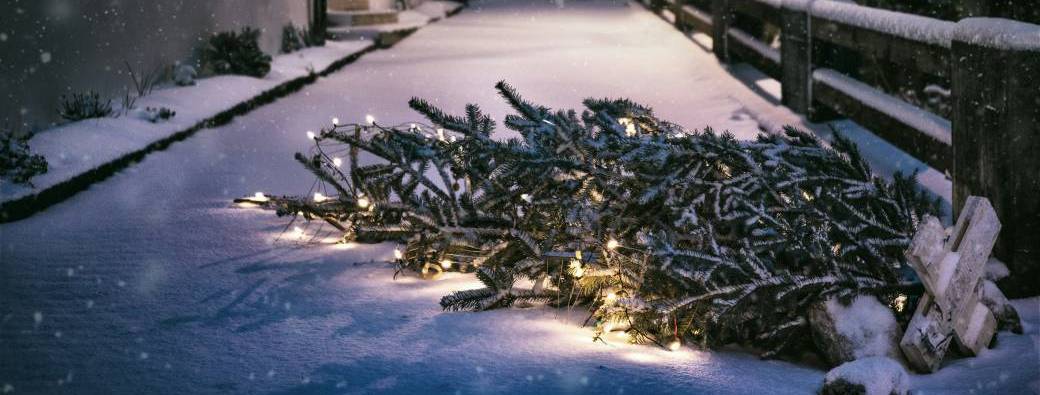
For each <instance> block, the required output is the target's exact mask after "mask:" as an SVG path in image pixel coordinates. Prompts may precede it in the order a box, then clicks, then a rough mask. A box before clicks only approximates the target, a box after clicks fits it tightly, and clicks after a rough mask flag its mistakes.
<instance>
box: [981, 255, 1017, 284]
mask: <svg viewBox="0 0 1040 395" xmlns="http://www.w3.org/2000/svg"><path fill="white" fill-rule="evenodd" d="M1010 274H1011V271H1010V270H1008V267H1007V265H1005V264H1004V262H1001V261H1000V260H998V259H996V258H993V257H990V258H989V261H988V262H986V275H985V277H984V278H985V279H986V280H989V281H994V282H995V281H1000V280H1003V279H1004V278H1005V277H1007V276H1009V275H1010Z"/></svg>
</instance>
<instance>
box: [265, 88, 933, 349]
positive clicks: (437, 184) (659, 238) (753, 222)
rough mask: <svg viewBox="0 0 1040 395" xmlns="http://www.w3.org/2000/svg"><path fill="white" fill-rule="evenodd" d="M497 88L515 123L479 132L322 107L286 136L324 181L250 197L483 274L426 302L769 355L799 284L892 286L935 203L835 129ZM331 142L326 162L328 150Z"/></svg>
mask: <svg viewBox="0 0 1040 395" xmlns="http://www.w3.org/2000/svg"><path fill="white" fill-rule="evenodd" d="M497 87H498V90H499V93H500V94H501V95H502V97H503V98H504V99H505V100H506V101H507V102H508V103H509V104H510V105H511V106H512V108H513V109H514V110H515V111H516V113H515V114H512V115H509V116H507V117H506V118H505V120H504V125H505V126H506V127H507V128H508V129H510V130H512V131H514V132H516V133H517V134H518V137H512V138H494V132H495V130H496V126H497V125H496V123H495V122H494V121H493V120H491V118H490V117H489V116H487V115H486V114H484V113H483V112H481V110H480V109H479V108H478V107H477V106H476V105H469V106H467V107H466V111H465V113H464V114H463V115H461V116H454V115H449V114H446V113H444V112H443V111H441V110H440V109H438V108H436V107H434V106H433V105H431V104H430V103H429V102H426V101H424V100H421V99H412V100H411V102H410V105H411V107H412V108H413V109H415V110H416V111H418V112H419V113H421V114H423V115H424V116H425V117H426V118H427V119H428V120H429V121H430V122H431V123H432V126H419V125H414V124H413V125H409V126H402V127H384V126H381V125H338V126H334V127H332V128H330V129H327V130H323V131H322V132H321V133H320V135H318V136H317V138H316V139H315V140H316V146H315V150H314V152H313V153H312V154H311V155H303V154H297V159H298V160H299V161H300V162H301V163H303V164H304V165H305V166H306V167H307V168H308V169H309V170H311V171H312V172H314V173H315V174H316V175H317V176H318V178H319V180H320V181H321V182H322V184H323V185H325V188H326V189H325V190H326V191H332V193H334V194H335V196H334V198H332V199H329V200H325V201H323V202H314V201H312V200H311V199H307V198H293V197H284V198H274V199H271V201H270V202H266V203H265V204H266V205H267V206H269V207H275V208H277V209H278V210H279V213H281V214H287V215H298V214H301V213H302V214H303V215H304V217H305V218H306V219H310V220H324V221H326V222H328V223H332V224H334V225H335V226H336V227H337V228H339V229H341V230H344V235H345V237H347V238H352V239H357V240H364V241H381V240H400V241H404V242H405V243H406V244H405V248H404V250H403V251H402V258H401V259H399V260H398V264H399V265H400V269H401V270H402V271H415V272H419V273H424V274H428V275H435V274H437V273H439V272H441V271H443V270H461V271H476V273H477V278H478V279H480V281H481V282H482V283H483V284H484V285H485V287H484V288H481V289H476V290H460V291H458V292H455V293H452V294H450V295H447V296H445V297H444V298H443V299H442V300H441V305H442V306H443V307H444V308H445V309H448V310H486V309H490V308H500V307H508V306H511V305H514V304H516V303H524V304H529V303H536V302H542V303H546V304H548V305H551V306H573V305H582V306H587V307H588V308H589V309H590V310H591V313H592V314H591V318H590V322H594V324H595V325H596V327H597V329H598V331H599V332H600V333H602V332H605V331H611V330H623V331H626V332H628V333H629V334H630V335H631V337H632V338H633V339H634V340H636V341H649V342H655V343H657V344H666V343H670V342H673V341H675V340H681V341H685V342H687V343H694V342H696V343H700V344H704V345H706V346H713V345H721V344H728V343H740V344H745V345H749V346H754V347H757V348H759V349H761V350H763V351H764V354H765V355H766V356H773V355H777V354H778V353H782V352H784V351H785V350H788V349H790V348H791V347H792V346H794V345H798V344H803V343H802V342H804V341H805V340H806V339H808V338H809V336H808V325H807V321H806V319H805V317H806V313H807V311H808V308H809V307H810V306H811V305H812V304H813V303H815V302H818V301H821V300H823V299H825V298H827V297H831V296H836V297H851V296H853V295H856V294H860V293H869V294H876V295H878V296H879V297H881V298H882V300H888V299H891V298H893V297H894V296H895V293H896V292H898V291H904V292H905V289H904V288H906V283H905V281H904V280H903V279H902V277H901V274H902V273H903V271H904V270H905V268H906V262H905V260H904V256H903V252H904V250H905V248H906V247H907V246H908V244H909V242H910V239H911V235H912V234H913V231H914V229H915V227H916V225H917V221H918V218H920V217H921V215H922V214H925V213H931V212H934V211H935V210H936V205H935V202H933V201H930V200H929V199H928V198H927V197H926V196H925V195H924V193H923V192H920V191H919V190H918V188H917V187H916V185H915V183H914V182H913V181H912V177H911V178H907V177H901V176H896V177H895V180H894V181H892V182H887V181H884V180H881V179H879V178H877V177H874V176H873V174H872V173H871V171H870V168H869V167H868V165H867V164H866V162H865V161H864V160H863V158H862V157H861V156H860V154H859V151H857V149H856V147H855V145H854V144H853V143H852V142H851V141H849V140H847V139H844V138H842V137H841V136H838V137H836V139H835V141H834V142H833V143H832V144H831V145H830V146H829V147H828V146H827V145H826V144H825V143H823V142H821V141H820V140H818V139H817V138H815V137H814V136H812V135H810V134H808V133H805V132H801V131H798V130H795V129H790V128H789V129H787V130H786V131H785V133H784V134H783V135H764V136H761V137H759V138H758V139H757V140H756V141H738V140H736V139H734V138H733V137H732V136H731V135H729V134H728V133H717V132H715V131H713V130H711V129H706V130H703V131H687V130H684V129H682V128H681V127H679V126H677V125H674V124H672V123H668V122H666V121H662V120H659V119H657V118H656V117H655V116H654V115H653V113H652V112H651V110H650V109H649V108H646V107H643V106H641V105H638V104H636V103H633V102H630V101H628V100H611V99H588V100H586V101H585V102H584V105H585V110H584V111H582V112H581V113H578V112H576V111H573V110H566V111H565V110H560V111H554V110H551V109H549V108H546V107H542V106H538V105H535V104H532V103H529V102H527V101H526V100H524V99H523V98H522V97H520V95H519V94H517V93H516V92H515V91H514V90H513V89H512V88H511V87H510V86H508V85H506V84H505V83H499V84H498V85H497ZM348 149H349V151H350V158H348V159H349V168H342V169H341V167H339V166H336V165H335V163H334V162H335V160H336V158H334V157H332V156H331V155H330V154H329V152H333V151H336V150H338V151H337V152H345V151H347V150H348ZM359 152H364V153H365V154H366V156H365V157H364V158H361V159H363V160H360V161H359ZM519 279H528V280H530V281H532V282H533V283H534V286H533V287H532V288H521V287H518V286H517V285H516V284H517V281H518V280H519Z"/></svg>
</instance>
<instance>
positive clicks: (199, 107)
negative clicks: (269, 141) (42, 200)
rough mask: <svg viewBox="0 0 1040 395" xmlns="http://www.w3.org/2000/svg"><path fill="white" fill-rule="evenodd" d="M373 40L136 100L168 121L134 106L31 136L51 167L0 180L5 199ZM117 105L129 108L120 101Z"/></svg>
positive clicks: (284, 57) (299, 54)
mask: <svg viewBox="0 0 1040 395" xmlns="http://www.w3.org/2000/svg"><path fill="white" fill-rule="evenodd" d="M371 45H372V41H371V40H356V41H349V42H337V41H329V42H328V43H327V45H325V46H322V47H311V48H304V49H301V50H299V51H296V52H293V53H289V54H281V55H277V56H275V57H274V59H272V61H271V71H270V72H269V73H268V74H267V75H266V76H264V77H263V78H254V77H249V76H242V75H218V76H213V77H209V78H202V79H199V80H196V84H195V85H192V86H184V87H180V86H168V87H161V88H159V89H156V90H155V91H153V92H152V93H150V94H148V95H145V96H142V97H140V98H138V99H137V101H136V102H135V104H136V108H137V109H138V110H141V109H144V108H146V107H153V108H162V107H166V108H169V109H171V110H173V111H175V112H176V113H177V115H176V116H174V117H173V118H170V119H169V120H168V121H160V122H156V123H153V122H149V121H147V120H145V119H142V118H141V117H140V116H135V114H134V112H128V113H126V114H120V116H119V117H105V118H92V119H85V120H82V121H77V122H70V123H67V124H64V125H61V126H57V127H54V128H51V129H48V130H45V131H42V132H40V133H37V134H36V135H34V136H33V138H32V139H31V140H30V141H29V146H30V147H31V148H32V150H33V152H34V153H37V154H40V155H43V156H45V157H46V158H47V162H48V165H49V169H48V171H47V173H45V174H43V175H41V176H39V177H36V178H34V179H33V180H32V181H33V184H34V185H33V187H29V186H25V185H13V184H10V183H6V182H5V183H0V202H3V201H8V200H14V199H19V198H22V197H25V196H27V195H31V194H37V193H39V192H40V191H43V190H45V189H47V188H50V187H53V186H55V185H56V184H59V183H62V182H64V181H68V180H69V179H70V178H72V177H75V176H78V175H80V174H82V173H85V172H87V171H89V170H91V169H94V168H97V167H99V166H102V165H104V164H106V163H109V162H112V161H114V160H117V159H119V158H121V157H123V156H124V155H127V154H131V153H134V152H137V151H140V150H142V149H144V148H145V147H147V146H148V145H149V144H152V143H155V142H157V141H160V140H163V139H166V138H167V137H170V136H171V135H173V134H175V133H178V132H181V131H184V130H187V129H190V128H191V127H193V126H195V125H196V124H198V123H199V122H202V121H205V120H207V119H211V118H213V117H214V116H216V115H217V114H220V113H222V112H224V111H227V110H230V109H231V108H232V107H234V106H236V105H238V104H239V103H242V102H245V101H248V100H251V99H253V98H255V97H257V96H259V95H260V94H262V93H264V92H265V91H268V90H271V89H274V88H275V87H277V86H279V85H282V84H285V83H287V82H290V81H292V80H295V79H297V78H301V77H306V76H307V75H308V74H309V73H321V72H322V71H324V70H325V69H327V68H329V66H331V65H333V64H334V63H336V62H337V61H339V60H341V59H344V58H346V57H348V56H350V55H352V54H355V53H357V52H360V51H362V50H364V49H366V48H368V47H370V46H371ZM116 111H123V110H122V109H121V108H118V105H117V106H116Z"/></svg>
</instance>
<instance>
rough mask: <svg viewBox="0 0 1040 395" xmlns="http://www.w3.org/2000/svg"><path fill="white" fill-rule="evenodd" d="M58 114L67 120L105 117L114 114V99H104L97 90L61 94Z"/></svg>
mask: <svg viewBox="0 0 1040 395" xmlns="http://www.w3.org/2000/svg"><path fill="white" fill-rule="evenodd" d="M58 115H59V116H61V118H62V119H64V120H66V121H79V120H82V119H90V118H104V117H107V116H110V115H112V100H102V99H101V95H99V94H98V93H97V92H95V91H88V92H86V93H73V94H70V95H61V106H60V107H59V108H58Z"/></svg>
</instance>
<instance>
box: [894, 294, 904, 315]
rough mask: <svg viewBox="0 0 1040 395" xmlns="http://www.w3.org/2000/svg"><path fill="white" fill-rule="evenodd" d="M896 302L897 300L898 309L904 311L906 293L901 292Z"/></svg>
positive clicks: (896, 306)
mask: <svg viewBox="0 0 1040 395" xmlns="http://www.w3.org/2000/svg"><path fill="white" fill-rule="evenodd" d="M895 302H896V305H895V308H896V311H898V312H900V313H902V312H903V309H905V308H906V295H903V294H899V296H896V300H895Z"/></svg>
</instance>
